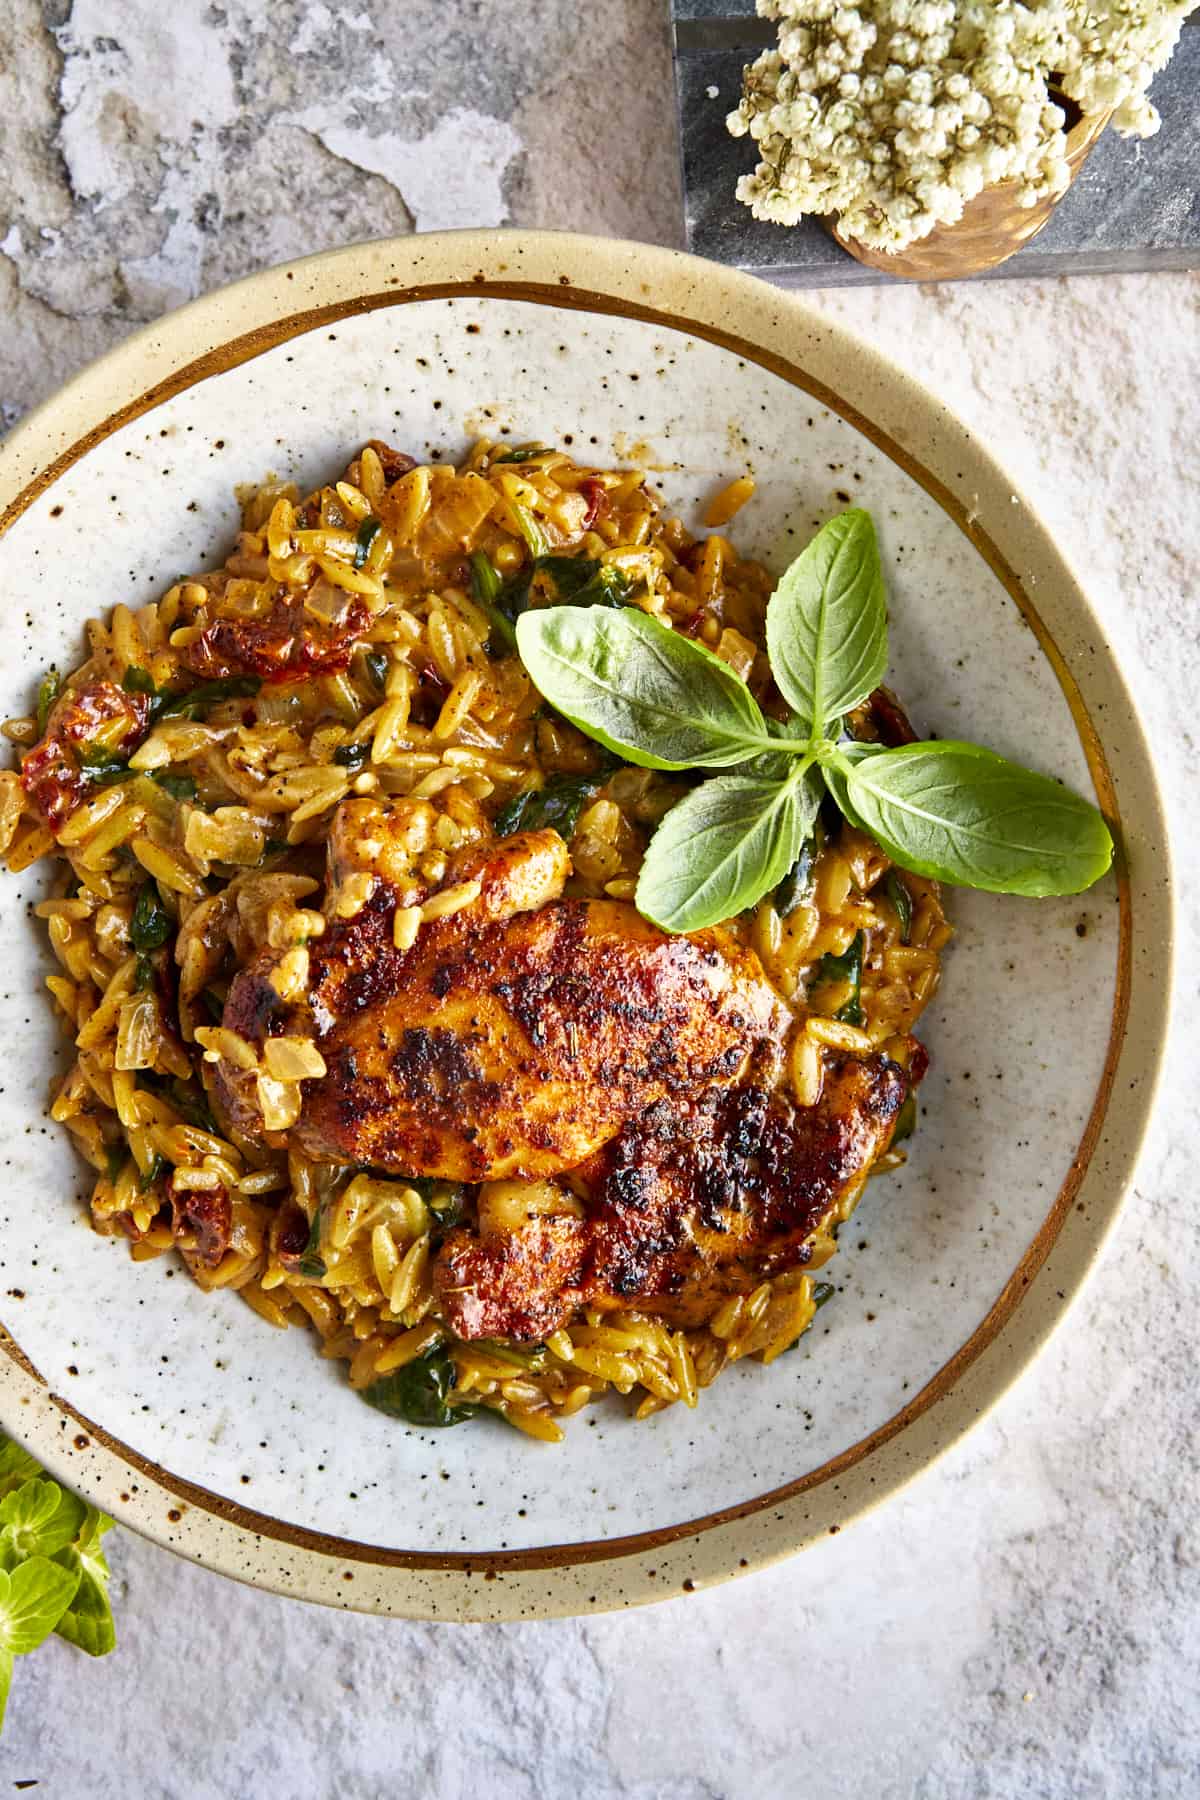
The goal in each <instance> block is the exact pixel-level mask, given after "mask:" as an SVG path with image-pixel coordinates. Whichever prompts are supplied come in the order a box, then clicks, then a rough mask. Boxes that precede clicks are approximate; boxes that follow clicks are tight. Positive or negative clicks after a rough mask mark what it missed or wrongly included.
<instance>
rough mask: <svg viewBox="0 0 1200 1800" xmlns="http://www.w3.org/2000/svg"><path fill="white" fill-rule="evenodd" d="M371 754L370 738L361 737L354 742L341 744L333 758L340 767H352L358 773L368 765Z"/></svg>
mask: <svg viewBox="0 0 1200 1800" xmlns="http://www.w3.org/2000/svg"><path fill="white" fill-rule="evenodd" d="M370 754H371V740H370V738H360V739H358V740H357V742H355V743H353V744H339V745H338V747H337V749H336V750H335V751H334V753H333V760H334V762H335V763H336V764H337V766H338V768H339V769H350V770H351V771H352V772H353V773H355V774H357V772H358V770H359V769H362V768H364V767H365V766H366V763H367V760H368V758H369V757H370Z"/></svg>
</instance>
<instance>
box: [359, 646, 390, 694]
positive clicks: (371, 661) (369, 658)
mask: <svg viewBox="0 0 1200 1800" xmlns="http://www.w3.org/2000/svg"><path fill="white" fill-rule="evenodd" d="M363 662H364V663H365V664H366V668H367V674H368V675H369V676H370V677H371V680H372V681H373V682H374V684H375V686H376V687H377V688H378V689H379V692H380V693H381V694H382V692H383V690H384V688H385V687H386V686H387V678H388V659H387V657H386V655H385V654H384V652H383V651H382V650H368V651H367V653H366V655H365V656H364V657H363Z"/></svg>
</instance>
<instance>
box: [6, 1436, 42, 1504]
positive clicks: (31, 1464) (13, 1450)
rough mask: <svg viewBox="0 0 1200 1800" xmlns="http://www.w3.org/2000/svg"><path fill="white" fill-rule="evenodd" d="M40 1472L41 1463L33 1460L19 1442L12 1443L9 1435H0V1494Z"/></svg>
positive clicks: (8, 1491) (20, 1484)
mask: <svg viewBox="0 0 1200 1800" xmlns="http://www.w3.org/2000/svg"><path fill="white" fill-rule="evenodd" d="M41 1473H42V1465H41V1463H39V1462H35V1461H34V1459H33V1457H32V1456H30V1454H29V1452H28V1450H23V1449H22V1448H21V1446H20V1444H14V1442H13V1440H12V1439H11V1438H9V1437H4V1436H3V1435H0V1495H3V1494H10V1493H11V1492H12V1490H13V1489H14V1488H16V1487H20V1486H22V1484H23V1483H24V1482H26V1481H31V1480H33V1479H34V1478H36V1477H37V1476H38V1475H40V1474H41Z"/></svg>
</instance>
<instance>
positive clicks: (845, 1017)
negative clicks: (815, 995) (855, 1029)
mask: <svg viewBox="0 0 1200 1800" xmlns="http://www.w3.org/2000/svg"><path fill="white" fill-rule="evenodd" d="M862 967H863V934H862V932H861V931H859V932H856V933H855V935H854V937H853V939H852V940H851V942H850V944H849V945H848V946H847V948H846V949H845V950H843V951H842V953H841V955H840V956H835V955H834V953H833V951H832V950H827V951H826V952H825V954H824V956H823V957H822V958H821V960H820V962H819V963H818V964H817V973H816V979H815V981H814V983H813V985H814V987H819V986H820V985H821V983H822V982H826V981H848V982H849V983H850V997H849V999H848V1000H847V1001H846V1002H845V1004H844V1005H842V1006H840V1007H839V1008H838V1012H837V1016H838V1018H839V1019H841V1021H842V1023H843V1024H845V1025H861V1024H862V1022H863V1009H862Z"/></svg>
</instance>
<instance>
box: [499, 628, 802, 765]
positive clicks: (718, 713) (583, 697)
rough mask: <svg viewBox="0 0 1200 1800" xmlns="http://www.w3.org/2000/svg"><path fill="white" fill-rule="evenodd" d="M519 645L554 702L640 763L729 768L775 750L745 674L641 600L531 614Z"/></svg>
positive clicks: (591, 732) (531, 671)
mask: <svg viewBox="0 0 1200 1800" xmlns="http://www.w3.org/2000/svg"><path fill="white" fill-rule="evenodd" d="M517 644H518V647H519V649H520V652H521V657H522V660H523V661H524V664H525V667H526V669H528V671H529V674H530V675H531V677H532V678H533V682H534V685H535V686H536V687H537V688H538V689H539V690H540V692H541V693H542V694H544V695H545V697H546V699H547V700H549V701H550V703H551V705H552V706H556V707H557V708H558V710H559V712H561V713H563V714H565V716H566V717H567V718H568V719H570V721H571V723H572V724H574V725H578V727H579V729H580V730H581V731H584V732H586V733H587V735H588V736H589V737H592V738H595V739H596V740H597V741H598V742H599V743H601V744H604V745H606V746H607V747H608V749H610V750H615V751H616V752H617V754H618V755H620V756H622V757H624V758H625V759H626V761H628V762H632V763H636V764H638V766H639V767H640V768H644V769H686V768H691V767H693V766H696V765H698V766H700V767H702V768H710V769H723V768H730V767H732V766H734V765H735V764H737V763H742V762H745V761H746V760H747V758H749V757H751V756H754V755H755V754H756V753H759V752H762V751H765V750H767V749H769V748H770V744H771V739H770V736H769V734H768V731H767V723H766V720H765V719H764V718H763V715H762V713H761V711H760V710H759V707H758V703H757V701H756V700H755V699H754V696H753V695H752V694H751V692H750V690H749V688H748V687H747V686H746V684H745V682H744V681H742V680H741V678H740V677H739V676H737V675H735V674H734V672H733V670H732V669H730V668H729V667H727V665H726V664H725V663H723V662H721V661H720V660H719V659H718V658H717V657H715V656H713V655H712V654H711V653H710V652H709V651H707V650H704V649H702V648H701V647H700V645H698V644H693V643H692V642H691V641H690V640H689V639H688V638H685V637H682V636H680V634H679V633H678V632H676V631H672V630H670V628H669V627H668V626H666V625H661V624H659V622H658V620H657V619H652V618H649V617H648V616H647V615H646V614H645V613H642V612H638V611H637V610H636V609H634V608H629V607H624V608H622V609H621V611H619V612H610V611H608V610H607V609H604V608H601V607H595V606H590V607H586V608H580V607H575V606H551V607H546V608H543V609H539V610H537V611H534V612H527V613H523V614H522V616H521V618H520V619H519V620H518V621H517Z"/></svg>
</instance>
